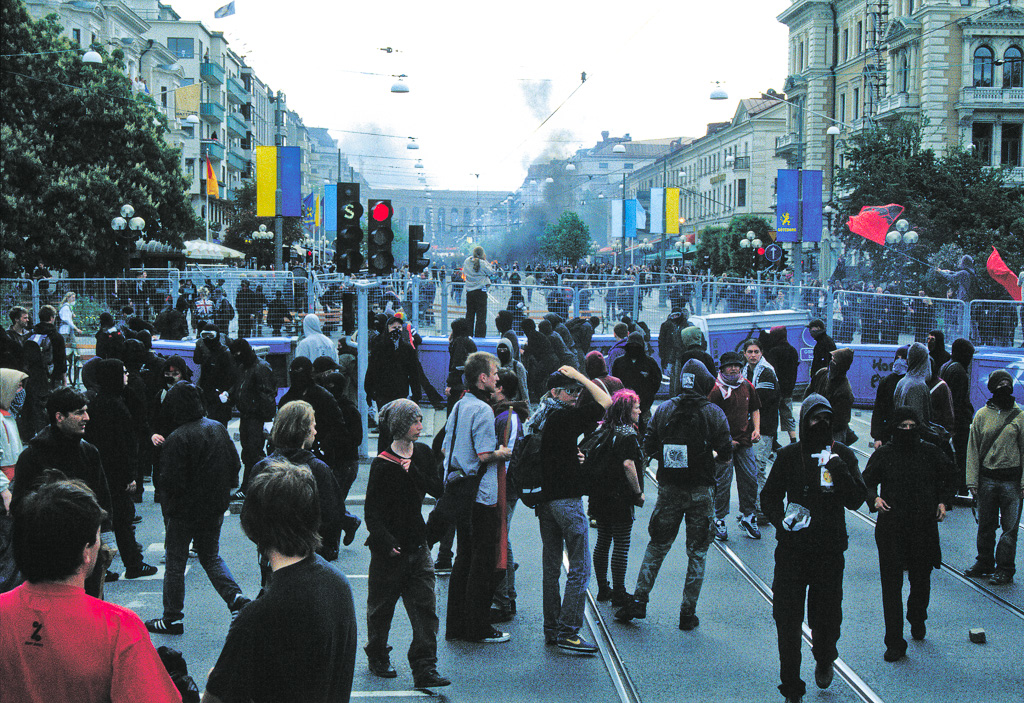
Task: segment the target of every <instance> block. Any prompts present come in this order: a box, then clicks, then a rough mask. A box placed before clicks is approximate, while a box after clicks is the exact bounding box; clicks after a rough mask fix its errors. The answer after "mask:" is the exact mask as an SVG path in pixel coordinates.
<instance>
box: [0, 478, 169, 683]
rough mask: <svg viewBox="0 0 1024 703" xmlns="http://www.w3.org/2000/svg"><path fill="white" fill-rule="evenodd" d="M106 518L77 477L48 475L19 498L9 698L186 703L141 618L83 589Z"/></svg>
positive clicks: (0, 618) (9, 600) (2, 615)
mask: <svg viewBox="0 0 1024 703" xmlns="http://www.w3.org/2000/svg"><path fill="white" fill-rule="evenodd" d="M61 478H63V476H62V475H61ZM105 518H106V512H105V511H104V510H103V509H102V508H100V505H99V503H98V502H97V501H96V496H95V494H94V493H93V492H92V491H91V490H90V489H89V487H88V486H86V485H85V484H84V483H83V482H81V481H78V480H67V479H63V480H56V481H52V482H50V483H46V484H44V485H43V486H42V487H40V488H39V490H37V491H36V492H34V493H31V494H29V495H27V496H25V497H24V498H23V499H22V500H21V503H20V504H19V505H18V509H17V510H16V511H15V514H14V558H15V561H16V562H17V565H18V568H19V569H20V570H21V572H22V574H24V576H25V578H26V579H27V580H28V581H27V583H23V584H22V585H20V586H18V587H17V588H15V589H14V590H13V591H9V592H8V593H4V594H0V651H2V652H3V653H4V654H3V656H2V657H0V681H2V682H3V683H2V690H3V699H4V700H12V701H27V702H33V703H34V702H38V703H51V702H52V701H76V703H93V702H94V701H95V703H101V702H105V701H111V702H112V703H120V702H122V701H123V702H125V703H127V702H128V701H147V702H149V703H154V702H155V703H168V702H172V701H173V702H175V703H180V701H181V695H180V694H179V693H178V690H177V688H175V686H174V684H173V683H172V682H171V678H170V676H168V675H167V671H166V669H164V665H163V663H162V662H161V661H160V656H159V655H158V654H157V652H156V650H155V649H154V648H153V644H152V642H150V639H149V633H148V632H146V627H145V625H143V624H142V620H140V619H139V617H138V616H137V615H136V614H135V613H133V612H132V611H130V610H128V609H127V608H122V607H121V606H118V605H114V604H112V603H106V602H104V601H101V600H97V599H96V598H93V597H91V596H87V595H86V594H85V579H86V577H87V576H88V575H89V574H90V573H91V572H92V570H93V567H94V566H95V565H96V560H97V555H98V554H99V550H100V544H101V542H100V524H101V523H102V522H103V520H104V519H105Z"/></svg>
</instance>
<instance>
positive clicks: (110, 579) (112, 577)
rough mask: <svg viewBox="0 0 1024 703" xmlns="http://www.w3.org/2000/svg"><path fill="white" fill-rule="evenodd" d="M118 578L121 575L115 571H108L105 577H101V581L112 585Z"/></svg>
mask: <svg viewBox="0 0 1024 703" xmlns="http://www.w3.org/2000/svg"><path fill="white" fill-rule="evenodd" d="M119 578H121V574H119V573H117V572H116V571H110V570H108V571H107V575H106V576H104V577H103V580H104V581H105V582H106V583H114V581H117V580H118V579H119Z"/></svg>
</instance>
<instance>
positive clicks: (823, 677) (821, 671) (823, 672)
mask: <svg viewBox="0 0 1024 703" xmlns="http://www.w3.org/2000/svg"><path fill="white" fill-rule="evenodd" d="M833 676H835V670H834V669H833V668H832V662H818V663H817V664H815V665H814V683H816V684H818V688H828V687H829V686H831V685H832V677H833Z"/></svg>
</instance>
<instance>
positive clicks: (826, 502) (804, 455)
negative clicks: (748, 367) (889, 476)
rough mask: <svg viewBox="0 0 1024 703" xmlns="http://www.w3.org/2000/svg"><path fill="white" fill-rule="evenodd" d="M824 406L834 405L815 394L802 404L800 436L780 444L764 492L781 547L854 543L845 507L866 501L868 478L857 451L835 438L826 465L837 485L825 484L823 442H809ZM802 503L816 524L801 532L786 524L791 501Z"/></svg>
mask: <svg viewBox="0 0 1024 703" xmlns="http://www.w3.org/2000/svg"><path fill="white" fill-rule="evenodd" d="M821 410H828V411H829V412H831V410H832V407H831V406H830V405H829V402H828V401H827V400H825V398H823V397H822V396H820V395H818V394H816V393H812V394H811V395H809V396H808V397H807V398H805V399H804V402H803V404H802V405H801V406H800V441H798V442H794V443H793V444H790V445H787V446H785V447H782V448H781V449H779V452H778V454H777V455H776V459H775V464H774V465H773V466H772V470H771V473H769V474H768V480H767V481H766V482H765V485H764V489H763V490H762V491H761V509H762V510H763V511H764V514H765V515H766V516H767V517H768V520H769V521H770V522H771V523H772V525H773V526H774V527H775V535H776V538H777V539H778V540H779V548H788V549H795V550H798V551H801V552H804V553H806V554H808V555H813V554H825V553H832V554H835V553H842V552H845V551H846V548H847V547H848V546H849V538H848V536H847V532H846V514H845V509H849V510H856V509H857V508H859V507H860V506H861V504H862V503H863V502H864V498H865V495H866V492H865V491H866V489H865V488H864V479H863V478H862V477H861V475H860V469H859V468H858V467H857V455H856V454H854V453H853V451H852V450H851V449H850V448H849V447H847V446H846V445H844V444H840V443H839V442H833V443H831V453H832V454H833V456H832V458H831V459H829V461H828V463H827V464H826V468H827V469H828V470H829V473H830V474H831V476H832V481H833V489H832V490H831V491H830V492H828V491H825V490H823V489H822V488H821V467H819V466H818V458H817V457H816V456H812V454H816V453H817V452H820V451H821V450H822V449H823V448H824V447H825V446H827V444H826V443H822V444H821V446H811V445H810V444H809V442H810V440H809V437H810V433H808V429H807V428H808V424H809V420H810V418H811V417H813V416H814V415H815V414H817V413H818V412H820V411H821ZM789 503H797V504H799V505H802V506H804V507H805V508H807V510H808V511H810V514H811V523H810V525H809V526H808V527H806V528H805V529H803V530H799V531H797V532H790V531H788V530H785V529H783V527H782V518H783V517H784V516H785V513H786V505H787V504H789Z"/></svg>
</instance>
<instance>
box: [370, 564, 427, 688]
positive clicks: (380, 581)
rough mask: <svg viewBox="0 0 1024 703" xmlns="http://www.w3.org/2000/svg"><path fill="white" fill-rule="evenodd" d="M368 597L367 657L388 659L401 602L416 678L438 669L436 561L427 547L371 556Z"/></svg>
mask: <svg viewBox="0 0 1024 703" xmlns="http://www.w3.org/2000/svg"><path fill="white" fill-rule="evenodd" d="M367 591H368V593H367V596H366V634H367V640H366V647H365V650H366V655H367V656H368V657H370V658H379V657H383V656H385V655H386V654H387V653H388V652H389V651H390V649H391V648H390V647H389V646H388V633H390V631H391V621H392V619H393V618H394V616H395V605H396V604H397V603H398V599H399V598H401V599H402V603H403V605H404V606H405V612H406V613H407V614H408V615H409V624H410V625H412V644H410V645H409V666H410V667H411V668H412V672H413V676H417V675H420V674H425V673H427V672H428V671H431V670H432V669H433V668H434V667H435V666H437V628H438V620H437V607H436V598H435V596H434V561H433V560H432V559H431V558H430V550H429V549H427V547H426V545H424V546H422V547H420V548H419V549H416V550H414V551H413V552H411V553H409V554H400V555H398V556H395V557H393V556H391V555H389V554H379V553H377V552H373V553H371V555H370V570H369V578H368V579H367Z"/></svg>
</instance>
